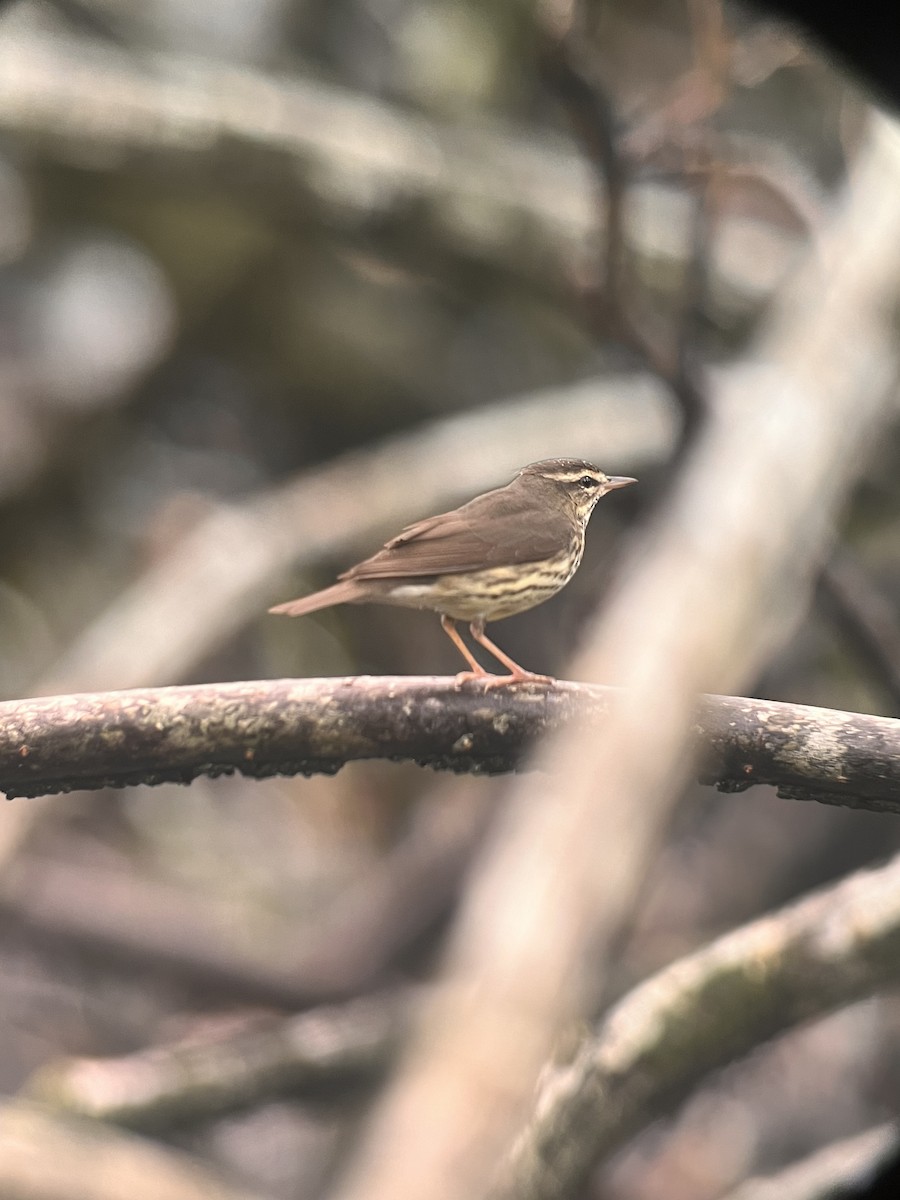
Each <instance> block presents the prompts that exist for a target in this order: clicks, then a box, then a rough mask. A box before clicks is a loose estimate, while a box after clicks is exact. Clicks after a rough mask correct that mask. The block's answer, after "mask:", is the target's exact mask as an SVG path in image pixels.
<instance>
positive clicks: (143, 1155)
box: [0, 1100, 264, 1200]
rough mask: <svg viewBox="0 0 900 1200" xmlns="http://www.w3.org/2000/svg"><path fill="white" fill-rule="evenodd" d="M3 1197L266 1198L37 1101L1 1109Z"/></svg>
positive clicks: (173, 1154)
mask: <svg viewBox="0 0 900 1200" xmlns="http://www.w3.org/2000/svg"><path fill="white" fill-rule="evenodd" d="M0 1195H3V1196H6V1197H22V1198H23V1200H24V1197H28V1200H72V1198H73V1197H74V1196H77V1197H78V1200H122V1197H123V1196H128V1197H129V1200H264V1198H263V1196H262V1194H261V1193H259V1192H256V1191H253V1192H251V1191H250V1189H249V1188H243V1187H240V1186H239V1185H237V1184H234V1183H230V1182H226V1180H225V1179H224V1178H222V1177H221V1176H220V1175H218V1174H217V1173H216V1172H214V1171H213V1170H211V1169H210V1168H208V1167H206V1166H204V1165H202V1164H201V1163H200V1162H198V1161H196V1160H195V1159H192V1158H191V1157H190V1156H189V1155H187V1154H184V1153H182V1152H180V1151H178V1150H172V1149H169V1148H167V1147H163V1146H161V1145H159V1144H158V1143H155V1142H150V1141H147V1140H145V1139H144V1138H140V1137H137V1136H136V1135H135V1134H130V1133H123V1132H122V1131H121V1130H117V1129H111V1128H110V1127H108V1126H104V1125H101V1124H100V1123H99V1122H97V1121H89V1120H87V1119H85V1118H83V1117H71V1116H65V1117H64V1116H60V1115H59V1114H57V1113H53V1112H51V1111H49V1110H48V1109H45V1108H43V1107H42V1106H41V1105H38V1104H31V1103H27V1102H25V1101H23V1100H12V1101H8V1102H7V1103H6V1104H4V1105H3V1106H2V1107H0Z"/></svg>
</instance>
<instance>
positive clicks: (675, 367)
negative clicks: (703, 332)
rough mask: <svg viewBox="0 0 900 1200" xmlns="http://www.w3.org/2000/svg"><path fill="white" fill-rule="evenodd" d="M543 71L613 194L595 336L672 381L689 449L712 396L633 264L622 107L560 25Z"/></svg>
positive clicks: (547, 41)
mask: <svg viewBox="0 0 900 1200" xmlns="http://www.w3.org/2000/svg"><path fill="white" fill-rule="evenodd" d="M544 34H545V36H544V40H543V45H542V49H543V53H542V59H541V64H542V69H543V74H544V78H545V80H546V82H547V85H548V86H549V87H550V88H551V90H552V91H553V92H554V93H555V95H556V96H557V99H558V100H559V101H560V103H561V104H562V106H563V107H564V109H565V111H566V114H567V116H568V118H569V122H570V125H571V127H572V130H573V133H574V134H575V137H576V139H577V142H578V145H579V146H580V148H581V151H582V153H583V154H584V156H585V159H586V160H587V162H588V163H589V165H590V167H591V170H592V172H593V174H594V177H595V179H596V181H597V183H598V185H599V186H600V188H601V189H602V191H603V193H604V195H605V197H606V211H605V214H604V220H603V223H602V225H601V226H600V228H602V231H603V239H604V250H605V255H604V277H603V279H602V282H600V283H598V284H597V285H596V286H594V287H593V288H587V289H586V290H585V297H584V298H585V301H586V306H587V309H588V313H589V317H590V320H591V323H592V325H593V329H594V332H595V334H597V335H598V336H600V337H612V338H615V339H617V340H619V341H620V342H621V343H622V344H623V345H625V346H627V347H628V348H629V349H630V350H632V351H633V352H634V353H636V354H637V355H638V356H639V357H640V359H641V360H642V361H643V362H644V363H646V365H647V366H648V367H649V368H650V369H651V370H653V371H654V372H656V374H657V375H658V376H659V377H660V378H661V379H662V380H663V381H664V382H665V383H666V384H667V385H668V386H669V388H670V390H671V392H672V394H673V396H674V397H675V399H676V400H677V402H678V404H679V406H680V408H681V412H682V417H683V426H682V430H681V437H680V440H679V444H678V447H677V448H676V452H677V453H679V454H681V453H684V452H685V451H686V450H687V448H688V447H689V445H690V444H691V443H692V442H693V440H694V438H695V437H696V435H697V433H698V431H699V429H700V427H701V425H702V423H703V421H704V419H705V417H706V415H707V403H708V402H707V396H706V390H705V387H704V385H703V381H702V376H701V373H700V371H699V369H698V367H697V364H696V363H695V362H694V361H693V357H692V355H691V354H690V352H689V350H688V348H687V347H685V346H683V345H682V344H681V340H680V338H678V337H677V336H675V335H674V334H673V333H671V332H662V331H659V330H652V325H653V324H654V323H656V322H654V321H653V314H652V312H651V311H648V308H647V304H646V298H645V297H643V296H641V295H640V294H639V292H638V288H637V285H636V279H635V275H634V272H633V271H631V270H629V263H628V258H627V255H626V250H627V241H628V239H627V236H626V229H625V201H626V197H627V191H628V185H629V183H630V179H629V172H628V163H627V158H626V156H625V154H624V153H623V151H622V145H621V142H622V138H623V135H622V132H621V131H620V129H619V128H618V124H617V120H616V113H615V108H614V105H613V102H612V100H611V99H610V98H609V96H607V94H606V92H605V91H604V89H603V88H602V86H601V85H600V84H599V83H598V82H597V80H596V79H594V78H588V76H587V75H586V74H585V73H584V72H583V71H582V70H581V69H580V67H579V65H578V64H577V62H576V60H575V50H574V46H573V42H572V40H571V38H570V37H566V36H559V33H558V30H557V29H556V28H555V26H553V25H552V24H551V25H548V27H547V28H546V29H545V30H544Z"/></svg>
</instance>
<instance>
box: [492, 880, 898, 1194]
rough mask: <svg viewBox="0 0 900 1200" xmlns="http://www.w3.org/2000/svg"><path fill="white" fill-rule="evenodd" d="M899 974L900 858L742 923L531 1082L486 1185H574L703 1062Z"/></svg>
mask: <svg viewBox="0 0 900 1200" xmlns="http://www.w3.org/2000/svg"><path fill="white" fill-rule="evenodd" d="M898 979H900V858H894V859H893V860H892V861H891V862H890V863H889V864H888V865H887V866H885V867H881V868H879V869H878V870H874V871H864V872H860V873H858V874H856V875H852V876H850V877H849V878H848V879H845V880H842V881H841V882H840V883H838V884H836V885H835V886H833V887H830V888H828V889H826V890H823V891H821V892H818V893H816V894H814V895H812V896H809V897H806V898H804V899H802V900H800V901H798V902H797V903H795V904H792V905H789V906H788V907H786V908H783V909H781V910H780V911H778V912H776V913H773V914H771V915H768V916H765V917H762V918H760V919H759V920H756V921H753V922H751V923H750V924H749V925H745V926H743V927H742V928H740V929H737V930H734V931H733V932H731V933H728V934H726V935H725V936H724V937H721V938H719V939H717V940H716V941H714V942H712V943H711V944H710V945H709V946H704V947H703V949H701V950H698V951H697V952H696V953H694V954H692V955H688V956H687V957H685V958H682V959H679V960H678V961H677V962H675V963H673V964H672V965H671V966H669V967H666V968H665V969H664V970H662V971H660V972H659V973H658V974H657V975H655V976H653V977H652V978H650V979H648V980H646V981H645V982H644V983H642V984H640V985H638V987H636V988H635V989H634V990H633V991H632V992H630V993H629V994H628V995H626V996H625V997H624V998H623V999H622V1000H620V1001H619V1002H618V1003H617V1004H616V1006H615V1007H614V1008H613V1009H612V1010H611V1011H610V1013H609V1014H608V1015H607V1016H606V1017H604V1019H603V1021H602V1023H601V1025H600V1027H599V1029H598V1031H597V1033H596V1035H594V1036H590V1037H587V1038H584V1039H583V1040H582V1042H581V1044H580V1046H579V1047H577V1049H576V1050H575V1052H574V1053H573V1054H572V1057H571V1060H570V1061H569V1062H568V1063H566V1064H565V1065H560V1066H556V1065H554V1066H552V1067H550V1068H548V1070H547V1073H546V1074H545V1076H544V1078H543V1079H542V1081H541V1085H540V1088H539V1092H538V1095H537V1097H536V1100H535V1102H534V1107H533V1115H532V1117H531V1119H530V1121H529V1123H528V1125H527V1127H526V1129H525V1130H524V1132H523V1133H522V1135H521V1136H520V1137H519V1139H518V1140H517V1142H516V1145H515V1147H514V1149H513V1152H512V1154H511V1155H510V1157H509V1159H508V1161H507V1162H506V1164H505V1166H504V1172H503V1177H502V1183H501V1185H500V1187H499V1189H498V1196H499V1195H503V1196H508V1197H510V1198H512V1197H515V1200H555V1198H556V1197H559V1196H577V1195H580V1194H581V1191H582V1190H583V1188H584V1187H585V1185H586V1182H587V1177H588V1175H589V1173H590V1171H591V1169H592V1168H593V1166H594V1165H595V1164H596V1163H598V1162H600V1161H602V1160H604V1159H606V1158H607V1157H608V1156H609V1155H610V1154H611V1153H613V1152H614V1151H615V1150H616V1149H617V1148H618V1147H620V1146H621V1145H622V1144H623V1143H624V1142H625V1141H626V1140H627V1139H628V1138H630V1137H632V1136H633V1135H634V1134H635V1133H637V1132H638V1131H639V1130H640V1129H642V1128H644V1127H645V1126H646V1125H648V1124H650V1122H651V1121H653V1120H655V1119H656V1118H657V1117H659V1116H660V1115H661V1114H663V1113H666V1112H671V1111H672V1109H673V1108H674V1107H675V1106H676V1105H678V1104H679V1103H680V1102H681V1101H682V1100H683V1099H684V1098H685V1097H686V1096H687V1095H688V1094H689V1093H690V1091H691V1090H692V1089H693V1088H694V1087H695V1086H696V1084H697V1083H698V1082H699V1081H700V1080H701V1079H703V1078H704V1077H705V1076H707V1075H708V1074H709V1073H710V1072H711V1071H714V1070H717V1069H718V1068H720V1067H723V1066H725V1065H726V1064H727V1063H729V1062H732V1061H734V1059H736V1058H739V1057H740V1056H741V1055H744V1054H747V1053H749V1051H751V1050H752V1049H754V1048H755V1047H757V1046H758V1045H760V1043H762V1042H764V1041H766V1040H768V1039H769V1038H772V1037H774V1036H776V1034H779V1033H782V1032H783V1031H784V1030H786V1029H788V1028H790V1027H791V1026H792V1025H795V1024H797V1023H798V1022H800V1021H808V1020H810V1019H812V1018H815V1017H820V1016H823V1015H824V1014H825V1013H828V1012H830V1011H831V1010H832V1009H835V1008H837V1007H839V1006H841V1005H845V1004H850V1003H852V1002H853V1001H855V1000H859V999H861V998H863V997H865V996H869V995H871V994H872V993H873V992H875V991H877V990H878V989H879V988H882V987H884V986H886V985H888V984H892V983H895V982H897V980H898Z"/></svg>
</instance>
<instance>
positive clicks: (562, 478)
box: [519, 458, 637, 523]
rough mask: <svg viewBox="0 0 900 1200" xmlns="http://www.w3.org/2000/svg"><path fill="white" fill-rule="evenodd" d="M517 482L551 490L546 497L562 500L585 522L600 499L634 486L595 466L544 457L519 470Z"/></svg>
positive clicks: (618, 476)
mask: <svg viewBox="0 0 900 1200" xmlns="http://www.w3.org/2000/svg"><path fill="white" fill-rule="evenodd" d="M519 479H520V480H521V481H522V483H524V484H526V486H529V487H533V486H540V487H542V488H549V489H551V492H550V494H551V495H556V496H559V497H560V498H564V500H565V502H567V503H569V504H571V505H572V507H573V508H574V510H575V513H576V514H577V516H578V517H579V518H580V519H581V520H582V521H583V522H585V523H586V522H587V520H588V517H590V515H591V513H592V512H593V511H594V505H595V504H596V503H597V501H598V500H599V499H600V497H601V496H605V495H606V493H607V492H614V491H615V490H616V489H617V488H623V487H628V485H629V484H630V483H637V480H636V479H632V478H630V477H629V476H625V475H605V474H604V473H603V472H602V471H601V470H600V468H599V467H595V466H594V465H593V463H589V462H583V461H582V460H581V459H580V458H548V459H544V461H543V462H536V463H531V464H530V465H529V466H527V467H523V468H522V470H521V471H520V472H519Z"/></svg>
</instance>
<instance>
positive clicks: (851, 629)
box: [818, 547, 900, 711]
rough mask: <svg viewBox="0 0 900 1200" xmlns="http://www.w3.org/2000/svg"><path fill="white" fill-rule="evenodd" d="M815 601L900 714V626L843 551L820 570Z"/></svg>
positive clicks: (859, 566)
mask: <svg viewBox="0 0 900 1200" xmlns="http://www.w3.org/2000/svg"><path fill="white" fill-rule="evenodd" d="M818 599H819V602H820V604H821V606H822V608H823V609H824V611H825V613H826V615H827V616H828V617H829V618H830V619H831V621H832V623H833V624H834V625H835V626H836V627H837V629H838V631H839V632H840V633H841V634H842V635H843V637H844V639H845V640H846V641H847V643H848V645H849V646H850V648H851V650H853V651H854V652H855V653H856V654H857V655H858V657H859V658H860V659H861V661H862V662H863V663H864V664H865V666H866V667H867V668H868V670H869V672H870V673H871V675H872V678H873V679H874V680H875V681H876V682H877V683H878V684H880V685H881V687H882V688H884V690H885V691H886V692H887V694H888V696H889V697H890V699H891V702H892V703H893V705H894V708H895V710H897V711H900V624H898V622H897V614H896V609H895V606H894V604H893V603H892V602H891V601H890V600H889V599H888V598H887V596H886V595H883V594H882V593H881V592H880V591H879V590H878V587H877V585H876V583H875V581H874V580H873V579H872V577H871V575H870V574H869V572H868V571H866V570H865V568H864V567H863V565H862V563H860V562H859V560H858V559H857V558H856V556H855V555H854V554H853V553H852V551H850V550H848V549H847V548H846V547H842V548H841V549H840V550H838V551H836V553H834V554H833V555H832V556H831V559H830V560H829V562H828V563H827V564H826V566H825V568H824V569H823V571H822V575H821V577H820V579H819V592H818Z"/></svg>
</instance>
